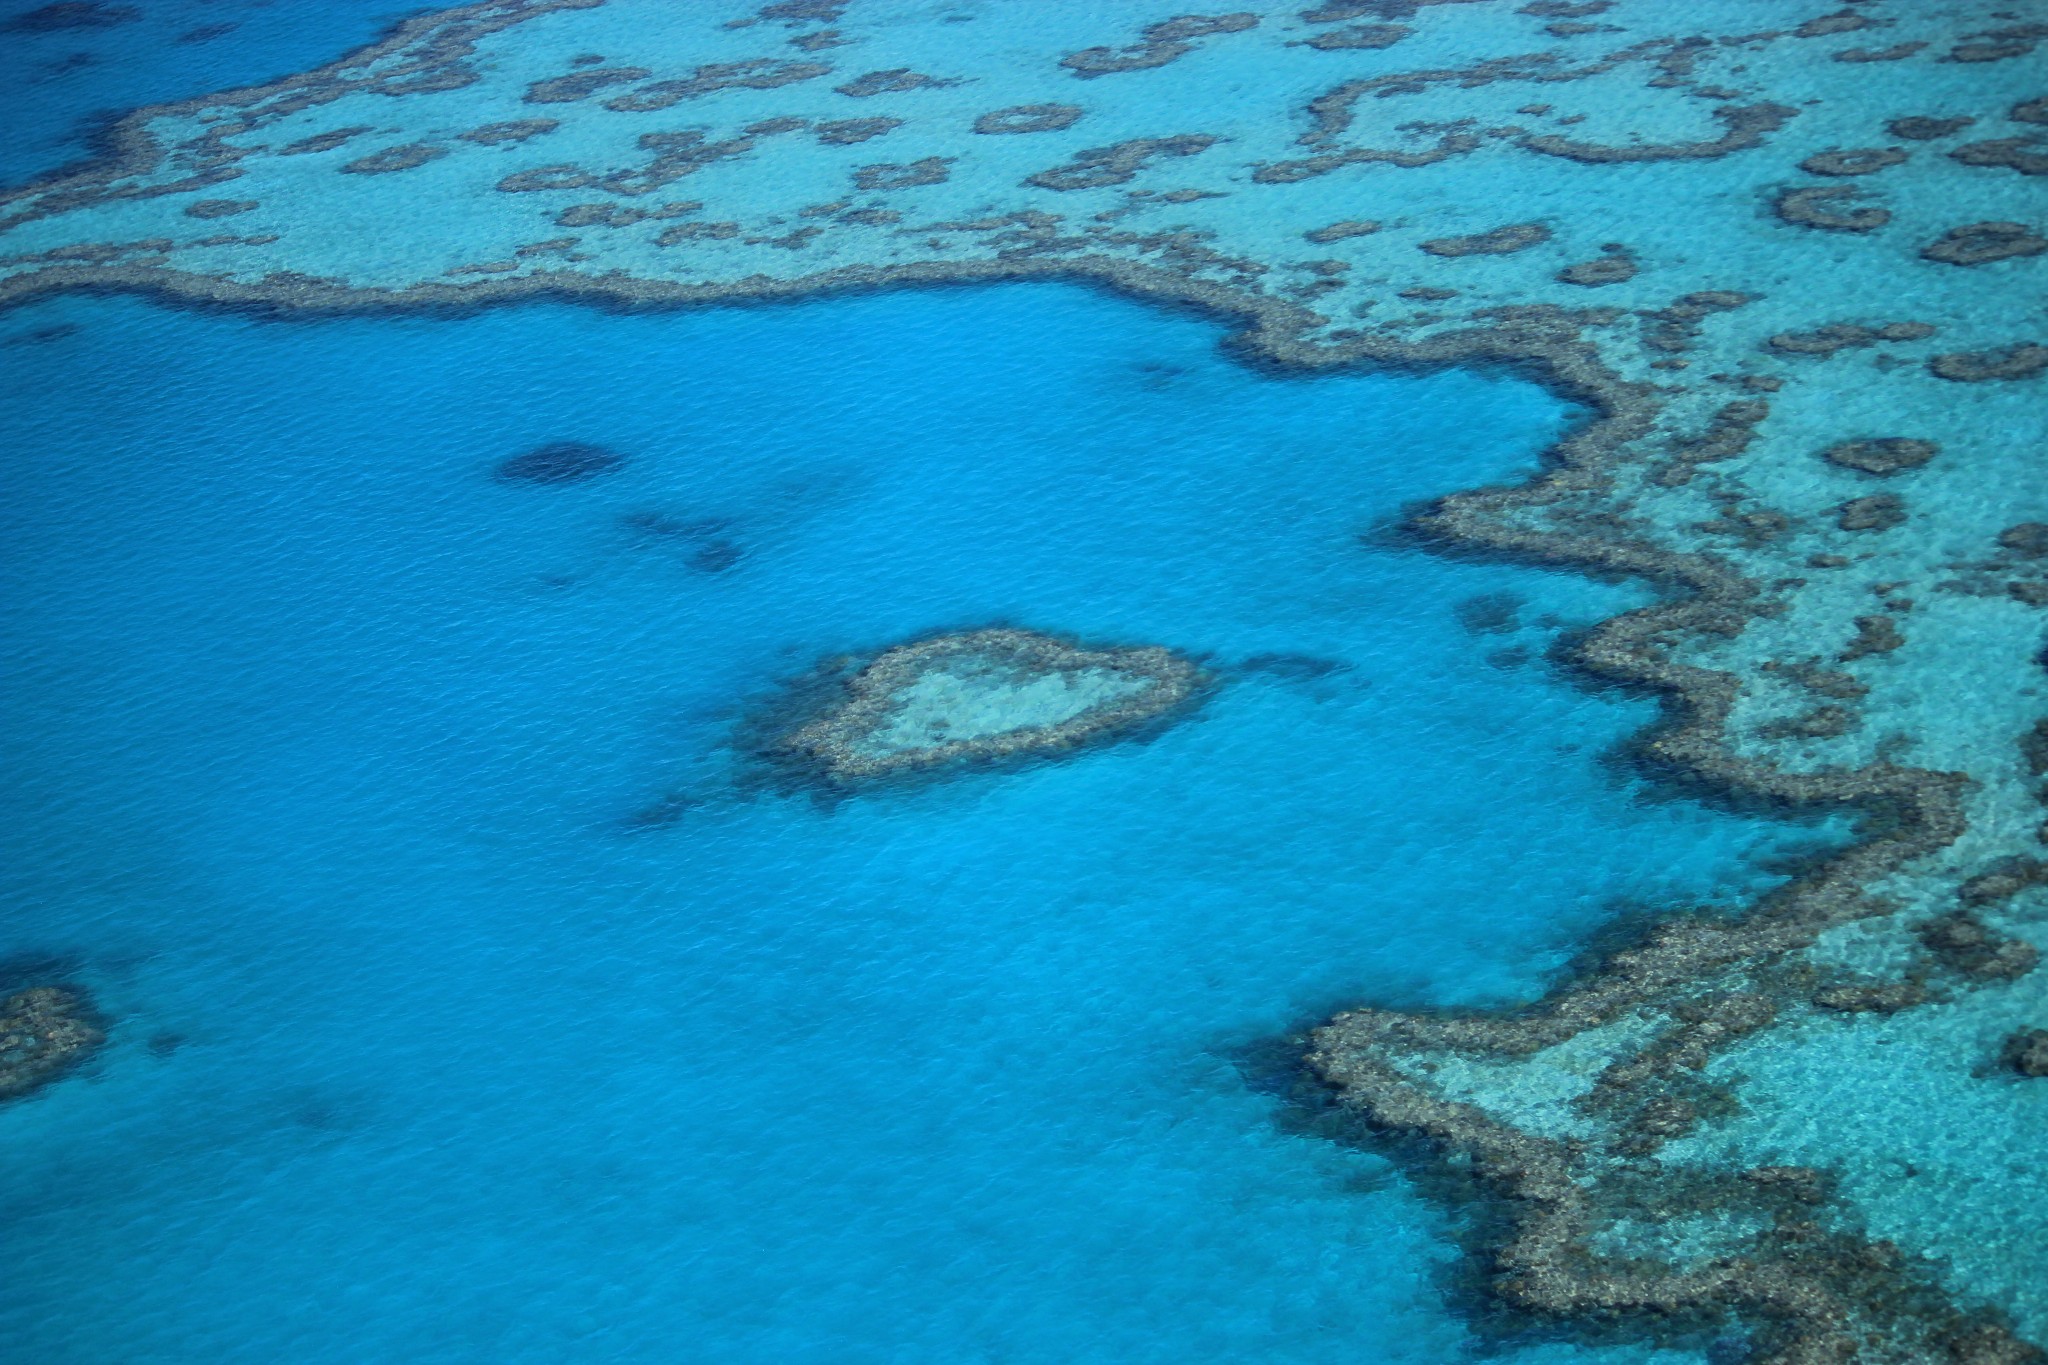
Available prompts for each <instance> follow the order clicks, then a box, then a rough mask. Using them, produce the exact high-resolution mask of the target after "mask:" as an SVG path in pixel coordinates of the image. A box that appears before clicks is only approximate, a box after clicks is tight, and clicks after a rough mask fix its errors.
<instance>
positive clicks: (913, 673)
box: [774, 629, 1207, 784]
mask: <svg viewBox="0 0 2048 1365" xmlns="http://www.w3.org/2000/svg"><path fill="white" fill-rule="evenodd" d="M1206 681H1207V675H1206V674H1205V673H1204V672H1203V671H1202V670H1201V669H1200V668H1198V667H1196V666H1195V665H1194V664H1193V663H1192V662H1190V661H1189V660H1187V659H1185V658H1183V657H1181V656H1180V655H1178V654H1175V653H1173V652H1172V651H1171V650H1167V649H1162V648H1159V647H1157V646H1148V647H1143V648H1133V649H1107V648H1106V649H1087V648H1082V647H1081V646H1079V645H1076V644H1073V643H1070V642H1067V641H1063V640H1059V639H1055V638H1053V637H1052V636H1049V635H1041V634H1038V633H1037V632H1035V631H1028V630H1013V629H989V630H972V631H965V632H962V633H959V634H952V635H938V636H934V637H932V638H930V639H927V640H920V641H917V642H916V643H914V644H907V645H898V646H896V647H895V648H893V649H888V650H884V651H883V652H882V653H881V654H879V655H876V656H875V657H873V658H872V659H870V660H868V661H867V662H866V663H865V664H864V665H859V666H857V667H855V668H854V671H852V672H850V673H844V674H842V675H841V679H840V682H839V685H838V686H837V687H836V688H835V689H834V693H835V695H834V696H833V697H832V699H831V701H830V702H828V704H827V705H826V707H825V709H824V710H822V711H821V712H819V713H817V714H816V715H815V716H814V718H813V719H811V720H810V721H808V722H807V723H805V724H803V725H801V726H799V727H797V728H796V729H793V730H790V731H788V732H787V733H785V734H784V735H783V736H782V737H781V738H780V740H779V741H778V742H777V743H776V744H775V746H774V749H775V752H776V754H777V756H778V757H780V758H782V759H784V760H786V761H789V762H792V763H794V764H797V765H800V766H802V767H803V768H805V769H807V770H809V771H810V772H812V773H814V774H815V775H817V776H818V777H820V778H822V779H824V780H825V781H827V782H830V783H833V784H845V783H851V782H860V781H865V780H869V779H873V778H879V777H888V776H892V775H897V774H903V773H909V772H915V771H919V770H926V769H931V768H935V767H940V766H945V765H950V764H955V763H960V762H963V761H971V760H989V759H1001V758H1009V757H1014V756H1019V755H1024V754H1041V753H1054V752H1058V751H1060V750H1065V749H1071V748H1073V747H1075V746H1077V745H1080V744H1084V743H1089V742H1093V741H1097V740H1106V739H1111V738H1115V737H1119V736H1124V735H1128V734H1130V733H1131V732H1132V731H1134V730H1136V729H1138V728H1140V727H1143V726H1145V725H1147V724H1150V723H1153V722H1156V721H1158V720H1160V719H1161V718H1163V717H1166V716H1168V715H1170V714H1172V713H1173V712H1176V711H1179V710H1181V709H1184V708H1185V707H1186V706H1187V705H1188V704H1189V703H1190V702H1191V701H1192V700H1193V699H1194V698H1195V697H1196V696H1197V695H1198V694H1199V693H1200V691H1201V690H1202V687H1203V685H1204V684H1205V683H1206Z"/></svg>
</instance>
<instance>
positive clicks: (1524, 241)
mask: <svg viewBox="0 0 2048 1365" xmlns="http://www.w3.org/2000/svg"><path fill="white" fill-rule="evenodd" d="M1549 240H1550V229H1549V228H1547V227H1545V226H1543V224H1541V223H1509V224H1507V225H1506V226H1504V227H1497V228H1494V229H1493V230H1492V231H1490V232H1477V233H1473V234H1472V235H1470V236H1466V237H1437V238H1433V239H1431V240H1430V241H1427V242H1423V243H1422V244H1421V246H1422V249H1423V250H1424V251H1427V252H1428V253H1429V254H1430V255H1432V256H1506V255H1508V254H1510V253H1512V252H1516V251H1527V250H1528V249H1529V248H1530V247H1532V246H1541V245H1542V244H1543V243H1545V242H1547V241H1549Z"/></svg>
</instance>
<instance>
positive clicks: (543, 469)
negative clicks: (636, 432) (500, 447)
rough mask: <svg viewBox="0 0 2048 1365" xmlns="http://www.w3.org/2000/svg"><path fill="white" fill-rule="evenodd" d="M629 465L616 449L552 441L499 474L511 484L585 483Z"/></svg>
mask: <svg viewBox="0 0 2048 1365" xmlns="http://www.w3.org/2000/svg"><path fill="white" fill-rule="evenodd" d="M625 463H626V457H625V456H623V455H621V454H619V452H617V451H616V450H610V449H607V448H606V447H604V446H600V445H592V444H590V443H589V442H588V441H550V442H549V443H548V444H546V445H543V446H535V447H534V448H533V449H532V450H529V451H526V452H525V453H523V454H519V455H514V456H513V457H512V458H511V459H509V460H506V461H505V462H504V463H502V464H500V465H499V466H498V469H497V475H498V477H499V478H500V479H504V480H506V481H507V482H510V483H581V482H583V481H584V480H585V479H594V478H596V477H597V476H598V475H600V474H609V473H611V472H612V471H613V470H615V469H617V468H619V467H620V466H621V465H623V464H625Z"/></svg>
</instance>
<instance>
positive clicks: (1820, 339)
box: [1764, 322, 1934, 358]
mask: <svg viewBox="0 0 2048 1365" xmlns="http://www.w3.org/2000/svg"><path fill="white" fill-rule="evenodd" d="M1933 335H1934V328H1933V327H1932V326H1930V325H1929V324H1927V323H1924V322H1880V323H1861V322H1831V323H1828V324H1826V325H1825V326H1822V327H1816V328H1815V329H1814V330H1812V331H1810V332H1779V333H1778V334H1777V335H1776V336H1773V337H1771V338H1769V339H1768V340H1767V341H1765V342H1764V345H1766V346H1768V347H1769V348H1770V349H1771V350H1773V351H1775V352H1777V353H1778V354H1779V355H1817V356H1821V357H1823V358H1826V357H1829V356H1832V355H1834V353H1835V352H1837V351H1842V350H1848V349H1850V348H1852V347H1858V346H1875V345H1877V344H1878V343H1879V342H1881V341H1924V340H1926V339H1927V338H1928V337H1931V336H1933Z"/></svg>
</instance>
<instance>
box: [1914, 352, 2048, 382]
mask: <svg viewBox="0 0 2048 1365" xmlns="http://www.w3.org/2000/svg"><path fill="white" fill-rule="evenodd" d="M1927 368H1928V369H1929V370H1931V371H1933V372H1934V374H1935V375H1936V376H1938V377H1940V378H1942V379H1952V380H1955V381H1956V382H1957V383H1959V384H1980V383H1986V382H1989V381H1992V380H2000V379H2032V378H2033V377H2034V376H2035V375H2037V374H2040V373H2042V372H2043V371H2044V370H2048V346H2042V345H2039V344H2037V343H2034V342H2031V341H2022V342H2015V343H2014V344H2012V345H2010V346H1999V347H1994V348H1993V349H1991V350H1988V351H1951V352H1949V353H1948V354H1947V355H1938V356H1935V357H1934V358H1933V359H1932V360H1929V361H1928V362H1927Z"/></svg>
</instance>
